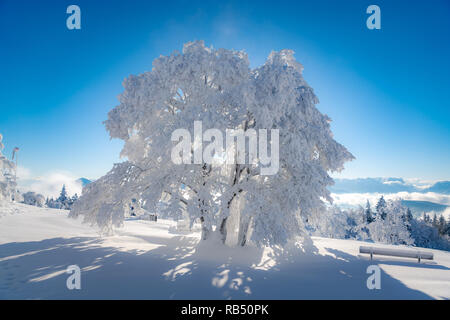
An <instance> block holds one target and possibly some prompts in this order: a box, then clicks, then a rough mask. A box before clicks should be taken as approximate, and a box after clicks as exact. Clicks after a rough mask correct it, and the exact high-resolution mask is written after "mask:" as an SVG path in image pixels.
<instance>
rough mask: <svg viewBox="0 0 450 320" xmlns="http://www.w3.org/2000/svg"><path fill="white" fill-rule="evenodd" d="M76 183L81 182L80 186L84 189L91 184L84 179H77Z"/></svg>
mask: <svg viewBox="0 0 450 320" xmlns="http://www.w3.org/2000/svg"><path fill="white" fill-rule="evenodd" d="M77 182H81V185H82V186H83V187H84V186H85V185H87V184H89V183H91V182H92V181H91V180H89V179H86V178H80V179H77Z"/></svg>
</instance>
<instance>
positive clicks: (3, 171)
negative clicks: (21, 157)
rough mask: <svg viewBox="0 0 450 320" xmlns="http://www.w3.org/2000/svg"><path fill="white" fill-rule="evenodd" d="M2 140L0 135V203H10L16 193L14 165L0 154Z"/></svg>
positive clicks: (0, 152)
mask: <svg viewBox="0 0 450 320" xmlns="http://www.w3.org/2000/svg"><path fill="white" fill-rule="evenodd" d="M2 140H3V136H2V134H0V201H5V200H6V201H11V200H12V199H13V197H14V194H15V191H16V181H15V178H14V175H15V170H16V165H15V163H14V162H12V161H10V160H8V158H6V157H5V156H4V155H3V154H2V150H3V148H4V145H3V143H2Z"/></svg>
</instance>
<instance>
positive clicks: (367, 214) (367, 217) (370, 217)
mask: <svg viewBox="0 0 450 320" xmlns="http://www.w3.org/2000/svg"><path fill="white" fill-rule="evenodd" d="M364 215H365V220H366V223H371V222H373V220H374V218H373V214H372V209H371V208H370V202H369V200H367V203H366V209H365V210H364Z"/></svg>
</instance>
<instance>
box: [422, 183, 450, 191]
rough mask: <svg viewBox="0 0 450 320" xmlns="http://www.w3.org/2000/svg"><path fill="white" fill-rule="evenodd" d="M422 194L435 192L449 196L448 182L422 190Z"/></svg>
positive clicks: (449, 184) (449, 186) (449, 185)
mask: <svg viewBox="0 0 450 320" xmlns="http://www.w3.org/2000/svg"><path fill="white" fill-rule="evenodd" d="M423 192H436V193H443V194H450V181H439V182H436V183H435V184H433V185H432V186H431V187H429V188H427V189H425V190H423Z"/></svg>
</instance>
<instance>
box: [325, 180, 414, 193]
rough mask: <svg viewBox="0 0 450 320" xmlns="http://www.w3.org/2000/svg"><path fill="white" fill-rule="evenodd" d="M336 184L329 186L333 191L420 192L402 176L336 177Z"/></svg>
mask: <svg viewBox="0 0 450 320" xmlns="http://www.w3.org/2000/svg"><path fill="white" fill-rule="evenodd" d="M334 182H335V184H334V185H333V186H331V187H329V189H330V191H331V192H333V193H397V192H402V191H406V192H419V190H418V189H417V188H416V187H415V186H413V185H411V184H408V183H406V182H405V181H404V180H403V179H402V178H358V179H334Z"/></svg>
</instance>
